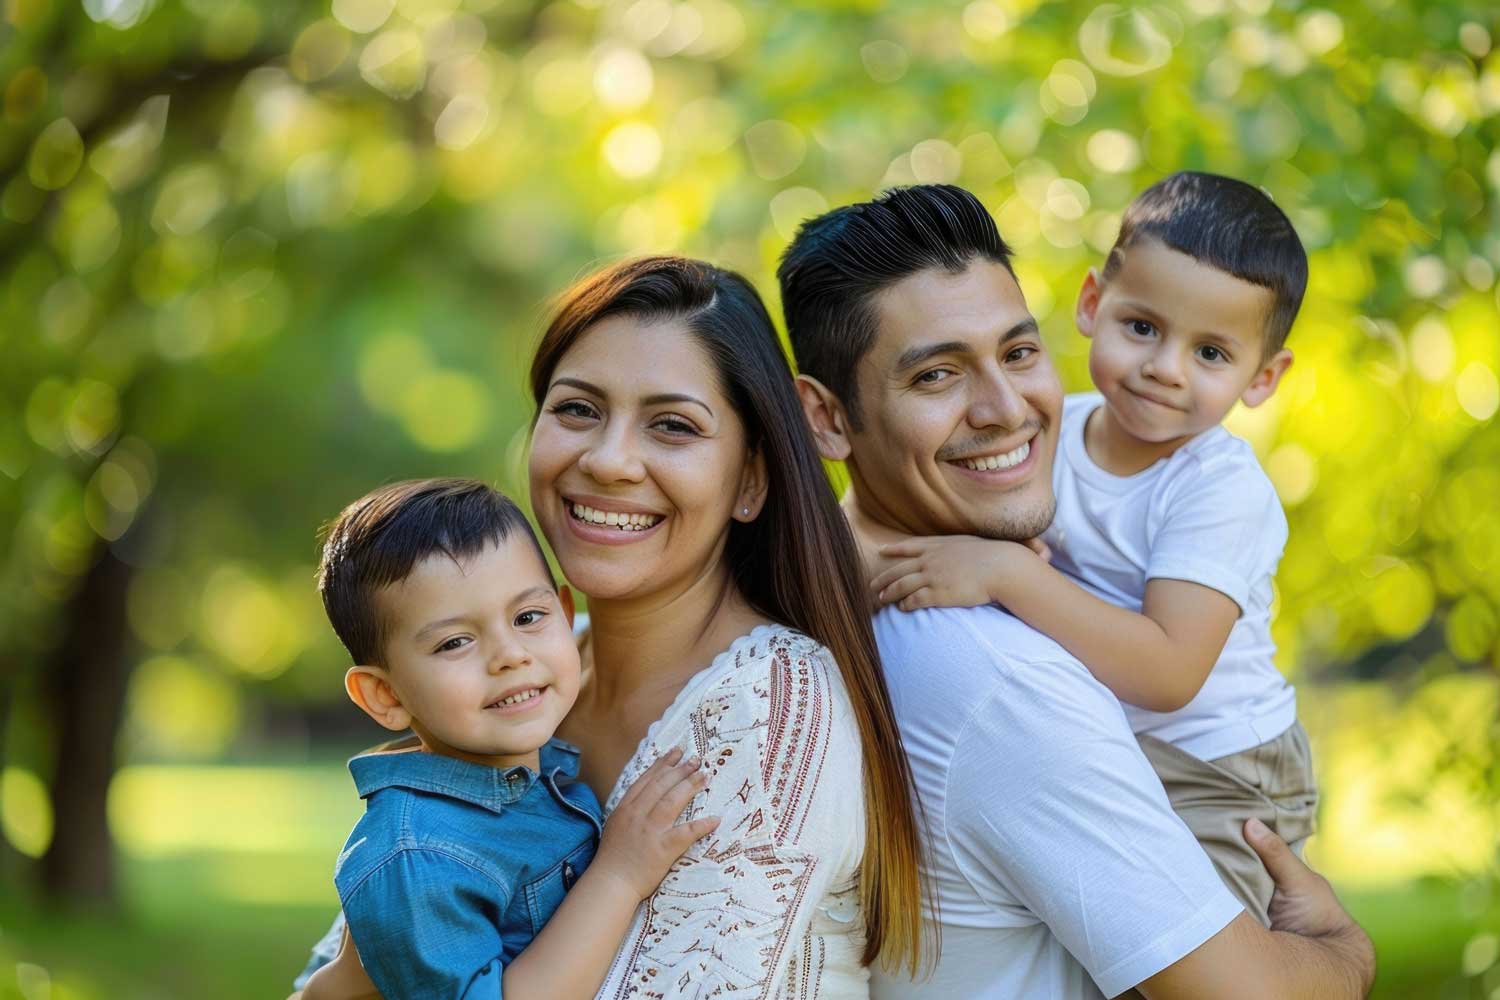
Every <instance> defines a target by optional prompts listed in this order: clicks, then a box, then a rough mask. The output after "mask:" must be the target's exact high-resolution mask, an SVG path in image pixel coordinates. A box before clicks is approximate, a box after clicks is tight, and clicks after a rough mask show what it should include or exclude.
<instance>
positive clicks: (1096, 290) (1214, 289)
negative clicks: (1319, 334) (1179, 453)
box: [1077, 238, 1291, 445]
mask: <svg viewBox="0 0 1500 1000" xmlns="http://www.w3.org/2000/svg"><path fill="white" fill-rule="evenodd" d="M1123 258H1124V259H1123V262H1122V263H1121V265H1120V268H1119V270H1118V271H1117V272H1116V273H1115V275H1114V276H1113V277H1112V278H1110V279H1109V281H1108V282H1107V283H1104V282H1103V281H1102V280H1101V279H1100V278H1099V277H1098V276H1097V275H1096V274H1095V273H1094V272H1092V271H1090V272H1089V276H1088V277H1087V278H1086V279H1085V280H1084V285H1083V291H1082V292H1081V293H1080V294H1079V299H1078V311H1077V322H1078V329H1079V331H1080V332H1081V333H1082V334H1083V335H1084V336H1085V337H1089V338H1090V339H1091V340H1092V341H1093V344H1092V345H1091V347H1090V349H1089V374H1090V375H1091V376H1092V377H1093V380H1094V385H1095V386H1096V387H1097V388H1098V390H1099V392H1100V393H1102V394H1103V396H1104V398H1105V400H1106V401H1107V402H1108V403H1109V409H1110V414H1111V416H1113V417H1114V418H1115V420H1116V421H1117V422H1118V425H1119V427H1120V429H1121V430H1123V431H1124V432H1125V433H1127V434H1128V435H1130V436H1131V437H1133V438H1135V439H1136V440H1138V441H1141V442H1144V443H1149V444H1157V445H1175V444H1178V443H1181V442H1183V441H1185V440H1187V439H1188V438H1190V437H1192V436H1193V435H1195V434H1198V433H1201V432H1202V431H1205V430H1207V429H1209V428H1210V427H1212V426H1214V425H1215V424H1217V423H1219V422H1220V421H1222V420H1223V419H1224V417H1225V416H1227V415H1228V414H1229V411H1230V409H1232V408H1233V407H1234V404H1235V401H1236V400H1240V399H1243V400H1244V402H1245V403H1246V405H1248V406H1257V405H1259V404H1260V403H1262V402H1264V401H1265V400H1266V399H1268V398H1270V396H1271V393H1273V392H1274V391H1275V390H1276V384H1277V382H1278V381H1279V380H1280V378H1281V375H1282V373H1283V372H1284V371H1285V370H1286V368H1287V366H1288V365H1290V363H1291V353H1290V352H1289V351H1286V350H1281V351H1278V352H1277V353H1276V354H1275V355H1274V356H1272V357H1270V358H1266V357H1264V350H1263V348H1264V337H1265V323H1266V317H1267V315H1268V314H1269V313H1270V311H1271V307H1272V305H1273V303H1274V301H1275V300H1274V296H1273V294H1272V292H1271V290H1270V289H1268V288H1263V287H1261V286H1259V285H1254V284H1251V283H1250V282H1248V281H1244V280H1241V279H1239V278H1236V277H1234V276H1233V275H1231V274H1229V273H1227V272H1225V271H1220V270H1219V269H1217V268H1215V267H1211V266H1209V265H1208V264H1204V263H1201V262H1199V261H1197V260H1195V259H1193V258H1192V257H1189V256H1188V255H1187V254H1184V253H1179V252H1178V251H1176V250H1173V249H1171V248H1170V247H1167V246H1166V245H1165V244H1163V243H1161V242H1160V241H1159V240H1154V239H1149V238H1148V239H1141V240H1139V241H1138V242H1136V243H1133V244H1132V245H1131V246H1129V247H1127V248H1126V249H1125V250H1124V251H1123Z"/></svg>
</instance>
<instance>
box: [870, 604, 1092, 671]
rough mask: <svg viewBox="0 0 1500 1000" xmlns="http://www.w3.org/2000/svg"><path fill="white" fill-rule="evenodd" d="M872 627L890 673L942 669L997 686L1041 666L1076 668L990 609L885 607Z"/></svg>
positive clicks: (1049, 643)
mask: <svg viewBox="0 0 1500 1000" xmlns="http://www.w3.org/2000/svg"><path fill="white" fill-rule="evenodd" d="M874 624H875V641H876V643H877V644H878V645H879V646H880V658H881V661H882V662H883V663H884V664H885V665H886V668H887V669H888V670H891V669H896V670H899V669H902V668H903V667H904V666H905V665H907V664H910V665H912V666H913V667H917V668H926V667H928V666H929V665H931V664H933V663H941V664H942V669H943V671H944V674H945V676H948V675H950V674H951V673H952V672H953V671H955V670H965V671H970V672H973V673H974V674H978V675H989V676H993V677H994V678H995V679H996V680H999V679H1001V678H1003V677H1005V676H1007V675H1010V674H1012V673H1015V672H1016V671H1017V670H1018V669H1020V668H1024V667H1028V666H1033V665H1037V664H1043V663H1075V664H1076V663H1078V661H1077V660H1076V659H1075V658H1074V657H1073V655H1072V654H1071V653H1069V652H1068V651H1067V650H1066V649H1064V648H1063V647H1062V646H1060V645H1059V644H1058V643H1056V642H1054V641H1053V640H1052V639H1050V638H1048V637H1047V636H1046V635H1044V634H1042V633H1041V632H1038V631H1037V630H1036V629H1034V628H1032V627H1031V626H1030V625H1027V624H1026V623H1025V622H1023V621H1021V619H1019V618H1017V617H1016V616H1015V615H1012V614H1011V613H1010V612H1008V611H1005V610H1004V609H1002V608H999V607H997V606H995V605H992V604H991V605H984V606H981V607H974V608H922V609H920V610H917V611H901V610H898V609H897V608H895V607H885V608H882V609H881V610H880V611H879V612H878V613H877V614H876V615H875V623H874ZM1079 669H1082V665H1081V664H1079Z"/></svg>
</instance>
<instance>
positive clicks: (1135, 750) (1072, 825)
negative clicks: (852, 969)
mask: <svg viewBox="0 0 1500 1000" xmlns="http://www.w3.org/2000/svg"><path fill="white" fill-rule="evenodd" d="M874 624H875V638H876V641H877V642H878V643H879V646H880V656H881V660H882V662H883V664H884V667H885V673H886V681H887V684H888V685H889V687H890V692H891V700H892V703H893V705H894V707H895V711H896V720H897V723H898V724H899V726H900V729H901V737H902V740H903V741H904V743H905V746H906V751H907V755H908V757H909V758H910V760H911V765H912V771H913V774H914V776H915V779H916V785H917V790H918V795H919V797H920V799H921V804H922V808H923V810H924V811H925V820H926V836H925V842H924V848H925V850H924V868H925V871H926V873H927V874H928V876H929V877H930V878H931V885H932V889H933V893H934V896H935V899H936V903H937V912H936V914H933V913H931V912H929V913H928V917H929V919H936V920H937V921H938V922H939V924H940V929H941V933H942V948H941V953H940V955H939V958H938V961H937V964H936V967H935V970H934V972H933V975H932V976H931V977H930V978H929V979H927V980H926V981H919V982H916V983H913V982H910V981H908V980H905V979H901V978H898V977H892V976H889V975H886V974H882V973H877V974H876V975H875V977H874V979H873V990H872V995H873V996H874V997H875V998H877V1000H897V998H902V1000H908V998H910V1000H939V998H941V1000H951V998H955V997H962V998H965V1000H1002V998H1003V1000H1015V998H1023V997H1024V998H1027V1000H1032V998H1036V1000H1054V998H1055V1000H1085V998H1098V997H1100V996H1115V995H1117V994H1119V993H1121V992H1123V991H1124V990H1126V989H1128V988H1130V987H1132V986H1134V985H1136V984H1137V983H1140V982H1141V981H1142V980H1145V979H1147V978H1149V977H1151V976H1152V975H1154V974H1155V973H1157V972H1160V971H1161V970H1162V969H1164V968H1166V967H1167V966H1169V965H1172V964H1173V963H1175V962H1176V961H1177V960H1179V959H1181V958H1182V957H1183V956H1185V955H1187V954H1188V953H1189V952H1191V951H1193V950H1194V949H1196V948H1197V947H1198V946H1199V945H1201V944H1203V943H1204V942H1205V941H1207V940H1208V939H1209V938H1211V937H1212V936H1213V935H1215V934H1216V933H1218V932H1219V931H1220V930H1221V929H1223V928H1224V927H1225V926H1226V925H1227V924H1228V923H1229V922H1230V921H1231V920H1233V919H1234V917H1235V916H1236V915H1237V914H1239V913H1240V911H1241V907H1240V904H1239V902H1238V901H1236V900H1235V898H1234V897H1233V896H1232V895H1230V893H1229V891H1228V890H1227V889H1225V888H1224V885H1223V883H1222V882H1221V881H1220V880H1219V876H1218V874H1217V873H1216V872H1215V871H1214V868H1213V866H1212V865H1211V864H1210V863H1209V860H1208V858H1207V857H1206V856H1205V855H1204V853H1203V851H1202V849H1201V848H1200V847H1199V846H1198V843H1197V841H1195V840H1194V839H1193V835H1192V834H1191V833H1190V832H1189V831H1188V829H1187V827H1186V826H1184V825H1183V823H1182V821H1181V820H1180V819H1178V818H1177V815H1176V814H1175V813H1173V812H1172V807H1171V806H1170V805H1169V804H1168V802H1167V796H1166V793H1165V792H1163V791H1162V787H1161V782H1160V781H1158V780H1157V777H1156V775H1155V773H1153V772H1152V770H1151V767H1150V765H1149V764H1147V763H1146V759H1145V757H1143V756H1142V755H1141V750H1140V747H1139V746H1138V745H1137V743H1136V741H1135V737H1134V736H1132V735H1131V732H1130V726H1129V725H1128V724H1127V723H1126V721H1125V715H1124V713H1123V711H1122V710H1121V708H1120V703H1119V702H1118V701H1117V700H1116V699H1115V697H1114V695H1112V694H1110V692H1109V691H1108V690H1107V689H1106V688H1105V687H1104V686H1103V685H1102V684H1100V683H1099V682H1098V681H1096V680H1095V679H1094V678H1093V676H1092V675H1091V674H1089V672H1088V670H1086V669H1085V668H1084V666H1083V665H1082V664H1081V663H1079V662H1078V661H1077V660H1076V659H1074V658H1073V657H1072V656H1071V655H1069V654H1068V652H1067V651H1066V650H1064V649H1063V648H1062V647H1061V646H1058V645H1057V644H1056V643H1054V642H1053V641H1052V640H1050V639H1048V638H1047V637H1046V636H1044V635H1042V634H1041V633H1039V632H1036V631H1035V630H1033V629H1032V628H1030V627H1029V626H1027V625H1026V624H1025V623H1024V622H1022V621H1020V620H1019V619H1017V618H1014V617H1012V616H1011V615H1009V614H1007V613H1006V612H1004V611H1002V610H1000V609H999V608H996V607H993V606H990V607H979V608H929V609H924V610H921V611H914V612H910V613H907V612H902V611H898V610H896V609H894V608H885V609H883V610H882V611H880V612H879V613H878V614H877V615H876V616H875V622H874Z"/></svg>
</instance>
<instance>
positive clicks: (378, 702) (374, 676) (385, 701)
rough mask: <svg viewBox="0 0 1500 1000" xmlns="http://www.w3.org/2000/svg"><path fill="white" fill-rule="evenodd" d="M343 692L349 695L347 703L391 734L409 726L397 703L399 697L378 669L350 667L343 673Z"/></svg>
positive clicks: (389, 680)
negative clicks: (359, 709) (352, 703)
mask: <svg viewBox="0 0 1500 1000" xmlns="http://www.w3.org/2000/svg"><path fill="white" fill-rule="evenodd" d="M344 690H345V691H347V692H348V693H349V700H350V701H352V702H354V704H356V705H358V706H359V707H360V708H361V709H363V710H364V713H365V714H366V715H368V716H369V717H370V718H372V719H374V720H375V721H376V722H378V723H380V724H381V725H382V726H384V727H385V728H387V729H389V730H390V731H391V732H394V733H399V732H404V731H405V730H407V729H409V728H410V727H411V713H410V712H408V711H407V710H406V708H405V706H403V705H402V704H401V696H400V695H398V694H397V693H396V689H395V688H394V687H392V686H391V679H390V676H389V675H388V674H387V673H386V672H385V670H383V669H382V668H380V667H363V666H361V667H350V668H349V672H348V673H346V674H344Z"/></svg>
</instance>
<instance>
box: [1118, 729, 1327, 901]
mask: <svg viewBox="0 0 1500 1000" xmlns="http://www.w3.org/2000/svg"><path fill="white" fill-rule="evenodd" d="M1139 739H1140V744H1141V750H1142V751H1144V752H1145V754H1146V759H1147V760H1148V761H1150V762H1151V766H1152V767H1153V768H1155V770H1156V773H1157V775H1158V776H1159V777H1160V778H1161V783H1162V787H1164V788H1165V789H1166V790H1167V798H1168V799H1169V800H1170V801H1171V803H1172V808H1173V809H1174V810H1176V812H1177V815H1178V816H1180V817H1182V821H1183V822H1184V823H1186V824H1187V827H1188V829H1189V830H1191V831H1193V836H1195V837H1197V838H1198V843H1199V844H1201V845H1202V846H1203V850H1204V852H1205V853H1206V854H1207V855H1208V857H1209V860H1211V861H1212V862H1213V863H1214V867H1215V868H1216V869H1218V872H1219V877H1220V878H1222V879H1223V880H1224V884H1225V885H1226V886H1228V887H1229V890H1230V891H1231V892H1233V893H1234V894H1235V895H1236V896H1238V897H1239V899H1240V902H1242V903H1244V904H1245V909H1246V910H1247V911H1248V912H1249V913H1250V915H1251V916H1253V917H1255V919H1257V920H1259V921H1260V922H1261V923H1262V924H1265V925H1266V926H1270V919H1269V918H1268V917H1267V915H1266V910H1267V907H1269V906H1270V903H1271V892H1272V890H1273V889H1274V888H1275V886H1274V885H1273V884H1272V882H1271V876H1270V875H1269V874H1267V873H1266V869H1265V866H1264V865H1262V864H1261V862H1260V857H1259V855H1257V854H1256V853H1255V850H1254V849H1253V848H1252V847H1251V846H1250V845H1249V844H1248V843H1247V842H1246V841H1245V834H1244V826H1245V821H1246V820H1247V819H1249V818H1251V817H1252V816H1254V817H1255V818H1257V819H1259V820H1260V821H1261V822H1262V823H1264V824H1266V826H1268V827H1270V828H1271V829H1272V830H1274V831H1276V833H1277V834H1279V835H1280V836H1281V839H1283V840H1285V841H1286V842H1287V843H1288V844H1290V845H1291V846H1292V849H1293V850H1294V851H1296V852H1297V854H1298V855H1299V856H1300V855H1301V854H1302V845H1303V843H1304V842H1305V841H1306V840H1307V838H1308V837H1309V836H1311V835H1312V832H1313V822H1314V815H1315V814H1316V812H1317V809H1318V787H1317V783H1316V781H1315V780H1314V778H1313V769H1312V754H1311V752H1310V750H1309V748H1308V745H1307V731H1306V730H1304V729H1303V728H1302V724H1301V723H1300V722H1294V723H1293V724H1292V726H1291V728H1290V729H1288V730H1287V731H1286V732H1284V733H1282V734H1281V735H1280V736H1278V737H1276V738H1275V739H1273V740H1268V741H1267V742H1265V743H1262V744H1261V745H1260V746H1258V747H1253V748H1251V749H1249V750H1245V751H1243V752H1241V753H1236V754H1230V755H1229V756H1227V757H1220V758H1218V759H1217V760H1209V761H1204V760H1199V759H1198V758H1197V757H1194V756H1193V755H1192V754H1189V753H1186V752H1185V751H1182V750H1179V749H1178V748H1177V747H1175V746H1172V745H1171V744H1170V743H1164V742H1162V741H1161V740H1159V739H1156V738H1155V737H1151V736H1142V737H1140V738H1139Z"/></svg>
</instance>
